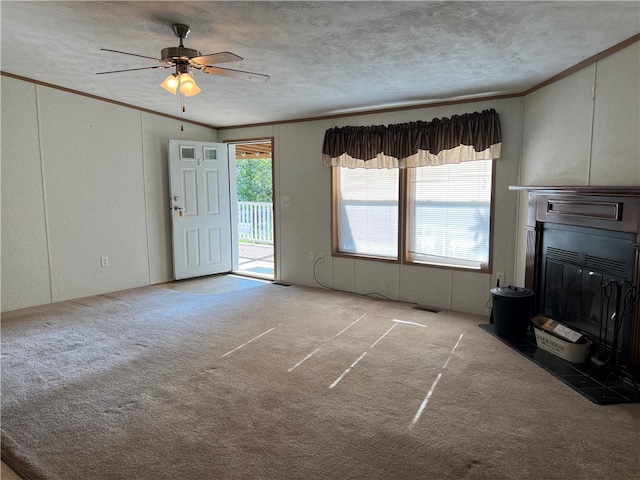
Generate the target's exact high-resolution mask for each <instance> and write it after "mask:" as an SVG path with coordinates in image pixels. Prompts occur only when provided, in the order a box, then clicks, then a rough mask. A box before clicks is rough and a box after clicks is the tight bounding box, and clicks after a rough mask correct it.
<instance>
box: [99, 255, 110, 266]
mask: <svg viewBox="0 0 640 480" xmlns="http://www.w3.org/2000/svg"><path fill="white" fill-rule="evenodd" d="M100 265H101V266H103V267H108V266H109V257H100Z"/></svg>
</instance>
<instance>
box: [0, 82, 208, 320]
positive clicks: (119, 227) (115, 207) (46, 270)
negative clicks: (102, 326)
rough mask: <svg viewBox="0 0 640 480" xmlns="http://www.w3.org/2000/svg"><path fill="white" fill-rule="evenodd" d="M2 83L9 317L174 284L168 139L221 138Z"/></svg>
mask: <svg viewBox="0 0 640 480" xmlns="http://www.w3.org/2000/svg"><path fill="white" fill-rule="evenodd" d="M1 88H2V132H1V135H2V164H1V167H2V170H1V171H2V257H1V261H2V296H1V297H2V311H8V310H14V309H17V308H22V307H28V306H33V305H40V304H44V303H49V302H57V301H62V300H67V299H71V298H79V297H84V296H88V295H94V294H100V293H106V292H112V291H117V290H123V289H126V288H132V287H137V286H142V285H149V284H154V283H160V282H165V281H169V280H171V278H172V270H171V236H170V217H169V210H168V198H169V192H168V180H167V175H168V174H167V143H168V140H169V139H170V138H184V139H192V140H204V141H215V140H216V135H217V134H216V131H215V130H213V129H208V128H203V127H199V126H193V125H189V124H186V126H185V132H180V126H179V123H178V122H177V121H175V120H172V119H168V118H165V117H161V116H157V115H151V114H147V113H143V112H140V111H137V110H133V109H129V108H125V107H120V106H117V105H114V104H111V103H108V102H103V101H98V100H94V99H91V98H88V97H84V96H80V95H74V94H71V93H68V92H64V91H61V90H56V89H52V88H48V87H44V86H40V85H35V84H32V83H28V82H23V81H20V80H16V79H13V78H9V77H2V85H1ZM102 256H107V257H108V258H109V266H108V267H106V268H104V267H101V265H100V257H102Z"/></svg>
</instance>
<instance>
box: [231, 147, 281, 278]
mask: <svg viewBox="0 0 640 480" xmlns="http://www.w3.org/2000/svg"><path fill="white" fill-rule="evenodd" d="M230 143H233V144H234V145H235V149H236V156H235V172H236V192H237V198H236V202H237V212H238V229H237V231H238V238H237V239H236V241H237V244H238V269H237V270H236V271H235V272H234V273H238V274H241V275H247V276H251V277H257V278H264V279H268V280H275V279H276V275H275V273H276V272H275V229H274V218H273V213H274V208H273V154H272V152H273V148H272V147H273V142H272V140H271V139H258V140H243V141H238V142H230Z"/></svg>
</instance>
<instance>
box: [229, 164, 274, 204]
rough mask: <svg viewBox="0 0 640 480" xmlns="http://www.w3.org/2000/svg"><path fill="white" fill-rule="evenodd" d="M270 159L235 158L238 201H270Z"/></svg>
mask: <svg viewBox="0 0 640 480" xmlns="http://www.w3.org/2000/svg"><path fill="white" fill-rule="evenodd" d="M271 178H272V175H271V159H270V158H243V159H238V160H236V182H237V186H238V201H239V202H267V203H271V202H272V200H273V197H272V188H271Z"/></svg>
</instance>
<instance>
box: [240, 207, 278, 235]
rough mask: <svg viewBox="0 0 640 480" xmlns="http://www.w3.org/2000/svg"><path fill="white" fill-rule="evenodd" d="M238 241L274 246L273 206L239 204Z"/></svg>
mask: <svg viewBox="0 0 640 480" xmlns="http://www.w3.org/2000/svg"><path fill="white" fill-rule="evenodd" d="M238 239H240V240H248V241H250V242H251V243H252V244H256V243H260V244H265V245H273V204H272V203H267V202H238Z"/></svg>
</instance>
